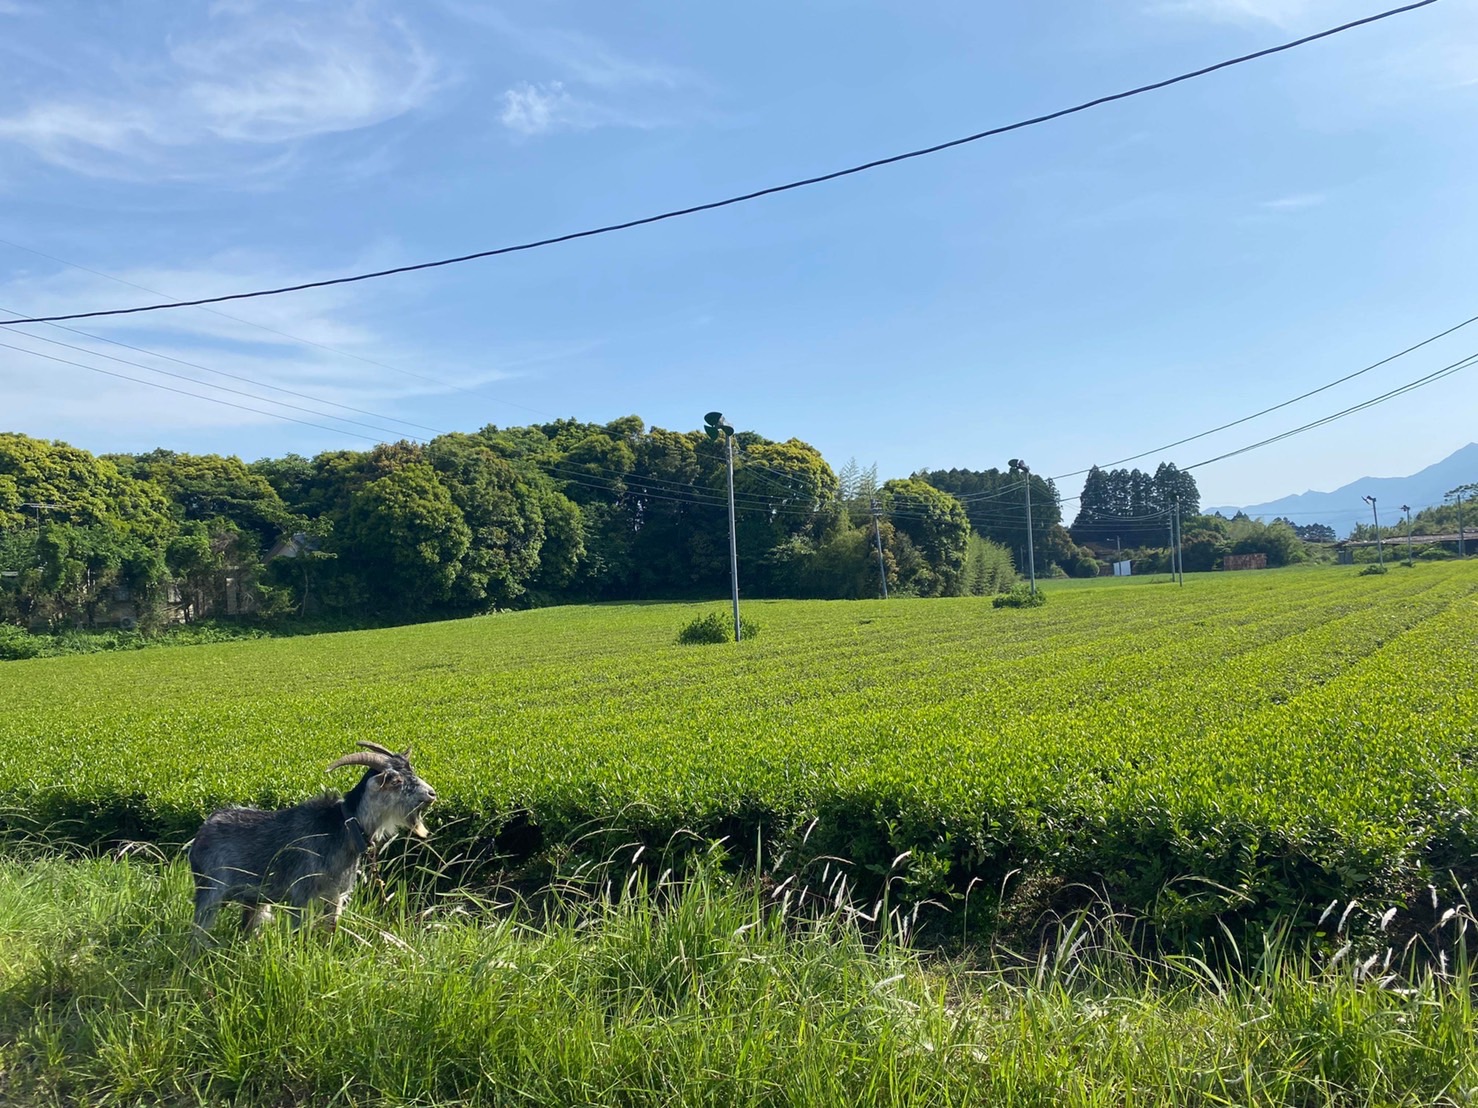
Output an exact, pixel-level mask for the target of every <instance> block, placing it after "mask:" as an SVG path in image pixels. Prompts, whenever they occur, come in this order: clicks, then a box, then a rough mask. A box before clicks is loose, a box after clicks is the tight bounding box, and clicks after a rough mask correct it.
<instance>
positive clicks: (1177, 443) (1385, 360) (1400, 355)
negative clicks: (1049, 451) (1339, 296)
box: [1052, 315, 1478, 481]
mask: <svg viewBox="0 0 1478 1108" xmlns="http://www.w3.org/2000/svg"><path fill="white" fill-rule="evenodd" d="M1470 323H1478V315H1475V316H1473V317H1472V318H1470V319H1465V320H1463V321H1462V322H1461V323H1458V324H1454V325H1453V326H1451V327H1449V328H1448V329H1447V330H1445V331H1441V332H1439V333H1437V334H1435V335H1432V336H1431V337H1430V338H1425V339H1422V341H1421V342H1418V343H1415V344H1414V345H1412V346H1408V347H1407V348H1406V349H1405V350H1402V351H1400V352H1399V353H1396V354H1392V355H1390V356H1389V357H1386V358H1382V359H1381V360H1380V361H1378V362H1375V363H1373V364H1371V365H1368V366H1366V367H1365V368H1364V369H1357V370H1356V371H1355V372H1354V373H1348V374H1346V375H1345V376H1343V377H1340V378H1337V379H1335V380H1333V381H1330V382H1329V383H1328V384H1325V385H1320V386H1319V387H1318V388H1316V389H1310V390H1309V391H1308V392H1305V393H1301V394H1299V395H1298V396H1295V397H1293V398H1292V399H1289V400H1284V401H1283V402H1282V403H1280V404H1274V405H1273V406H1272V407H1270V408H1264V409H1263V410H1262V411H1260V412H1253V413H1252V414H1251V415H1248V416H1243V417H1242V418H1241V419H1234V420H1232V421H1231V422H1230V423H1223V424H1222V425H1221V426H1220V427H1213V428H1211V430H1209V431H1202V432H1200V433H1199V434H1195V435H1190V436H1188V437H1186V438H1183V439H1177V440H1176V441H1175V442H1170V443H1166V444H1165V445H1164V446H1157V447H1155V448H1153V449H1151V450H1145V451H1143V452H1142V453H1139V454H1131V455H1129V457H1127V458H1120V459H1119V460H1118V461H1115V462H1107V463H1105V464H1103V465H1100V466H1089V467H1088V469H1075V470H1073V471H1072V472H1071V473H1060V474H1058V475H1057V477H1054V478H1052V480H1054V481H1055V480H1058V479H1061V478H1067V477H1078V476H1081V475H1082V474H1084V473H1087V472H1088V470H1089V469H1111V468H1112V467H1114V466H1117V465H1123V464H1124V463H1125V462H1135V461H1138V460H1139V459H1140V458H1147V457H1149V456H1150V455H1151V454H1160V453H1163V452H1164V451H1166V450H1170V449H1173V448H1174V447H1177V446H1184V445H1185V444H1186V443H1188V442H1195V441H1196V440H1197V439H1204V438H1205V437H1206V436H1207V435H1214V434H1216V433H1217V432H1218V431H1225V430H1227V429H1228V428H1231V427H1236V426H1238V425H1239V424H1243V423H1247V422H1248V421H1249V420H1254V419H1257V418H1258V417H1259V416H1265V415H1267V414H1268V413H1270V412H1276V411H1277V410H1278V409H1279V408H1286V407H1288V406H1289V405H1290V404H1297V403H1298V402H1299V401H1300V400H1307V399H1308V398H1309V397H1311V396H1315V395H1317V394H1319V393H1321V392H1324V391H1326V390H1327V389H1332V388H1334V386H1335V385H1342V384H1344V383H1345V382H1346V381H1353V380H1354V379H1355V378H1356V377H1359V376H1361V375H1362V374H1366V373H1369V372H1370V371H1371V370H1373V369H1379V368H1380V367H1381V366H1383V365H1386V364H1388V363H1390V362H1394V361H1395V360H1396V359H1397V358H1403V357H1405V356H1406V355H1407V354H1410V353H1412V352H1413V351H1415V350H1420V349H1421V348H1422V347H1424V346H1427V345H1429V344H1431V343H1434V342H1436V341H1437V340H1438V339H1444V338H1446V337H1447V336H1448V335H1450V334H1452V333H1453V332H1454V331H1461V330H1462V329H1463V328H1464V327H1466V326H1468V325H1469V324H1470ZM1203 464H1204V463H1203Z"/></svg>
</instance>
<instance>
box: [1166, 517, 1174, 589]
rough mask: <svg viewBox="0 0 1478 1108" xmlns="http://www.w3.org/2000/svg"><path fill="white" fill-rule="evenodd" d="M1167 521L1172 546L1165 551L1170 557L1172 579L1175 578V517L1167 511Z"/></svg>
mask: <svg viewBox="0 0 1478 1108" xmlns="http://www.w3.org/2000/svg"><path fill="white" fill-rule="evenodd" d="M1167 516H1168V518H1167V519H1166V521H1165V522H1166V523H1167V524H1168V525H1169V527H1170V548H1169V549H1168V550H1166V551H1165V553H1166V554H1167V555H1169V559H1170V580H1172V581H1174V580H1175V517H1174V516H1173V515H1169V513H1167Z"/></svg>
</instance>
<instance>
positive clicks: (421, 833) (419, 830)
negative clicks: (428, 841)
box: [410, 812, 431, 839]
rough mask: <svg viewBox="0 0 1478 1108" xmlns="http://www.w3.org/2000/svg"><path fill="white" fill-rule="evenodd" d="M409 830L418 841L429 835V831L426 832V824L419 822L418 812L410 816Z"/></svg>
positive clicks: (419, 814)
mask: <svg viewBox="0 0 1478 1108" xmlns="http://www.w3.org/2000/svg"><path fill="white" fill-rule="evenodd" d="M410 830H411V834H412V835H414V836H415V837H416V838H418V839H424V838H426V837H427V836H428V835H430V834H431V832H430V831H427V830H426V824H425V823H423V822H422V820H421V813H420V812H416V813H414V814H412V816H411V823H410Z"/></svg>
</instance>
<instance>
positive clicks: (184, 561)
mask: <svg viewBox="0 0 1478 1108" xmlns="http://www.w3.org/2000/svg"><path fill="white" fill-rule="evenodd" d="M736 447H737V453H738V464H737V465H736V470H735V500H736V508H737V527H736V534H737V545H738V552H739V560H740V566H741V587H742V589H743V591H744V593H745V595H748V596H756V597H758V596H795V597H838V598H843V597H871V596H876V595H878V593H879V591H880V585H881V582H880V575H881V574H886V576H887V583H888V588H889V591H890V592H891V593H893V594H902V595H916V596H948V595H963V594H970V593H982V592H990V591H996V590H998V589H1002V588H1007V587H1009V586H1010V585H1011V584H1012V583H1013V582H1014V580H1015V569H1014V566H1013V565H1012V562H1011V558H1010V555H1009V553H1008V552H1007V551H1006V550H1005V549H1004V548H1003V547H1001V546H999V545H997V544H995V543H992V542H988V541H986V540H985V539H983V538H982V537H981V536H979V535H974V534H972V530H971V526H970V519H969V517H968V515H967V513H966V511H965V509H964V507H963V506H962V505H961V504H960V502H959V500H958V499H956V498H955V497H954V496H952V495H950V494H949V493H948V492H945V491H943V490H941V489H939V488H936V487H935V486H933V485H931V484H930V483H929V482H927V481H924V480H921V479H919V478H916V477H909V478H903V479H896V480H890V481H885V482H882V483H879V482H878V480H877V474H876V469H875V468H874V469H872V470H868V471H863V470H861V469H860V468H859V467H858V466H857V465H856V463H855V462H852V463H849V464H848V466H847V467H844V468H843V471H842V474H841V476H840V477H839V476H838V474H837V473H835V472H834V471H833V470H832V468H831V467H830V466H829V465H828V464H827V463H826V461H825V460H824V459H823V458H822V457H821V455H820V454H819V453H818V452H817V451H816V450H815V449H814V448H812V447H811V446H809V445H807V444H805V443H803V442H800V441H798V440H790V441H788V442H773V441H771V440H768V439H766V438H764V437H763V436H761V435H757V434H754V433H750V432H744V433H741V434H739V435H738V436H737V439H736ZM1044 507H1046V505H1044ZM728 575H729V551H728V515H727V501H726V462H725V456H724V454H723V452H722V448H721V447H720V446H718V445H716V444H714V443H712V442H710V441H709V440H708V439H707V438H706V437H705V436H704V435H702V434H701V433H700V432H696V431H695V432H674V431H667V430H664V429H662V428H657V427H652V428H648V427H646V426H645V425H644V424H643V423H642V421H641V420H640V419H638V418H637V417H635V416H630V417H626V418H624V419H619V420H615V421H613V422H611V423H606V424H591V423H580V422H577V421H573V420H560V421H555V422H552V423H547V424H541V425H534V426H527V427H511V428H498V427H496V426H489V427H486V428H484V429H482V430H481V431H479V432H476V433H474V434H449V435H442V436H440V437H438V438H435V439H432V440H431V441H429V442H426V443H424V444H423V443H413V442H404V441H403V442H397V443H388V444H382V445H380V446H377V447H375V448H374V449H372V450H367V451H352V450H338V451H328V452H325V453H323V454H319V455H317V456H316V457H313V458H305V457H301V456H297V455H291V454H290V455H288V456H286V457H282V458H266V459H262V460H260V461H256V462H253V463H251V464H246V463H244V462H242V461H241V460H240V459H237V458H233V457H221V456H218V455H191V454H181V453H175V452H172V451H168V450H155V451H152V452H150V453H148V454H141V455H104V456H93V455H91V454H89V453H87V452H86V451H83V450H79V449H77V448H75V447H72V446H68V445H66V444H64V443H52V442H45V441H42V440H37V439H32V438H28V437H26V436H24V435H18V434H0V622H6V623H12V624H19V625H22V626H28V627H33V628H53V629H55V628H58V627H65V626H95V625H101V624H108V623H118V622H123V623H125V624H127V623H131V622H137V623H139V624H142V625H145V626H147V625H158V624H161V623H164V622H170V621H178V620H194V619H198V618H202V617H206V616H219V615H226V614H255V615H259V616H266V617H276V618H291V617H293V616H300V615H308V614H318V615H324V616H343V617H347V618H351V619H417V618H429V617H435V616H451V615H460V614H468V613H474V612H481V611H488V610H491V609H494V608H505V607H511V606H520V605H532V604H544V603H555V602H562V601H577V600H630V599H656V598H688V597H706V596H715V595H723V594H725V593H726V592H727V589H728Z"/></svg>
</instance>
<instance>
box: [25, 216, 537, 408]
mask: <svg viewBox="0 0 1478 1108" xmlns="http://www.w3.org/2000/svg"><path fill="white" fill-rule="evenodd" d="M0 245H4V246H9V247H11V248H12V249H14V250H24V251H25V252H26V253H27V254H35V255H36V256H37V257H38V258H45V259H47V261H52V262H56V263H57V264H58V265H64V266H69V267H71V268H72V269H76V270H80V271H81V272H83V273H91V274H92V275H93V276H94V277H102V278H104V279H105V280H108V281H115V282H117V283H118V284H120V285H127V286H128V287H129V288H131V289H138V290H139V291H140V292H149V293H153V294H154V295H155V296H168V295H169V293H167V292H160V291H159V290H158V289H151V288H150V287H149V286H148V285H140V284H138V283H137V282H135V281H127V280H124V279H123V278H122V277H118V276H115V275H114V274H112V273H104V272H103V271H102V270H100V269H92V268H91V267H89V266H85V265H80V264H78V263H77V262H69V261H67V259H66V258H58V257H57V256H56V255H55V254H48V253H46V252H45V251H43V250H36V249H34V248H32V247H30V246H25V245H23V244H21V243H18V242H12V241H11V240H10V239H3V238H0ZM200 310H201V311H202V312H209V313H210V314H211V315H214V316H219V317H220V318H221V319H229V320H230V321H231V322H232V323H240V324H244V325H245V326H247V327H255V328H257V329H258V330H261V331H266V332H267V333H268V334H272V335H277V336H278V337H280V338H284V339H288V340H289V341H291V342H296V343H301V344H302V345H304V346H312V347H315V348H317V349H319V350H326V351H328V352H329V353H330V354H337V355H339V356H340V357H343V358H353V359H354V360H355V361H357V362H363V363H365V365H372V366H378V367H380V368H381V369H388V370H390V371H391V372H392V373H403V374H405V375H406V376H408V377H416V378H419V379H420V380H422V381H429V382H431V384H433V385H440V386H442V387H443V388H448V389H456V390H458V391H459V392H467V393H470V392H473V391H474V390H472V389H469V388H465V387H463V386H462V385H456V384H453V383H452V382H450V381H442V380H439V379H438V378H436V377H431V376H429V375H427V374H424V373H416V372H415V371H413V370H409V369H403V368H401V367H400V366H393V365H390V364H389V363H388V362H380V361H376V360H375V359H374V358H366V357H365V356H364V355H362V354H355V353H353V352H351V351H348V350H341V349H339V348H338V347H335V346H329V345H327V344H326V343H321V342H315V341H314V340H313V339H305V338H303V337H302V336H301V335H293V334H289V333H288V332H286V331H280V330H278V329H277V328H276V327H269V326H268V325H267V324H265V323H258V322H256V321H255V320H251V319H243V318H242V317H241V316H235V315H229V314H227V313H226V312H221V311H217V310H216V309H214V308H207V307H201V308H200ZM11 314H12V315H19V314H20V313H19V312H12V313H11ZM81 333H82V332H78V334H81ZM88 337H89V338H99V337H100V336H98V335H90V336H88ZM103 341H104V342H107V341H110V340H107V339H104V340H103ZM119 345H122V344H121V343H120V344H119ZM161 357H162V355H161ZM504 403H510V402H507V401H505V402H504ZM510 406H511V407H515V408H523V407H524V405H522V404H511V403H510ZM525 410H526V411H530V412H534V413H536V414H537V415H549V413H548V412H542V411H539V410H538V409H537V408H525ZM396 422H401V421H400V420H397V421H396Z"/></svg>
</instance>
